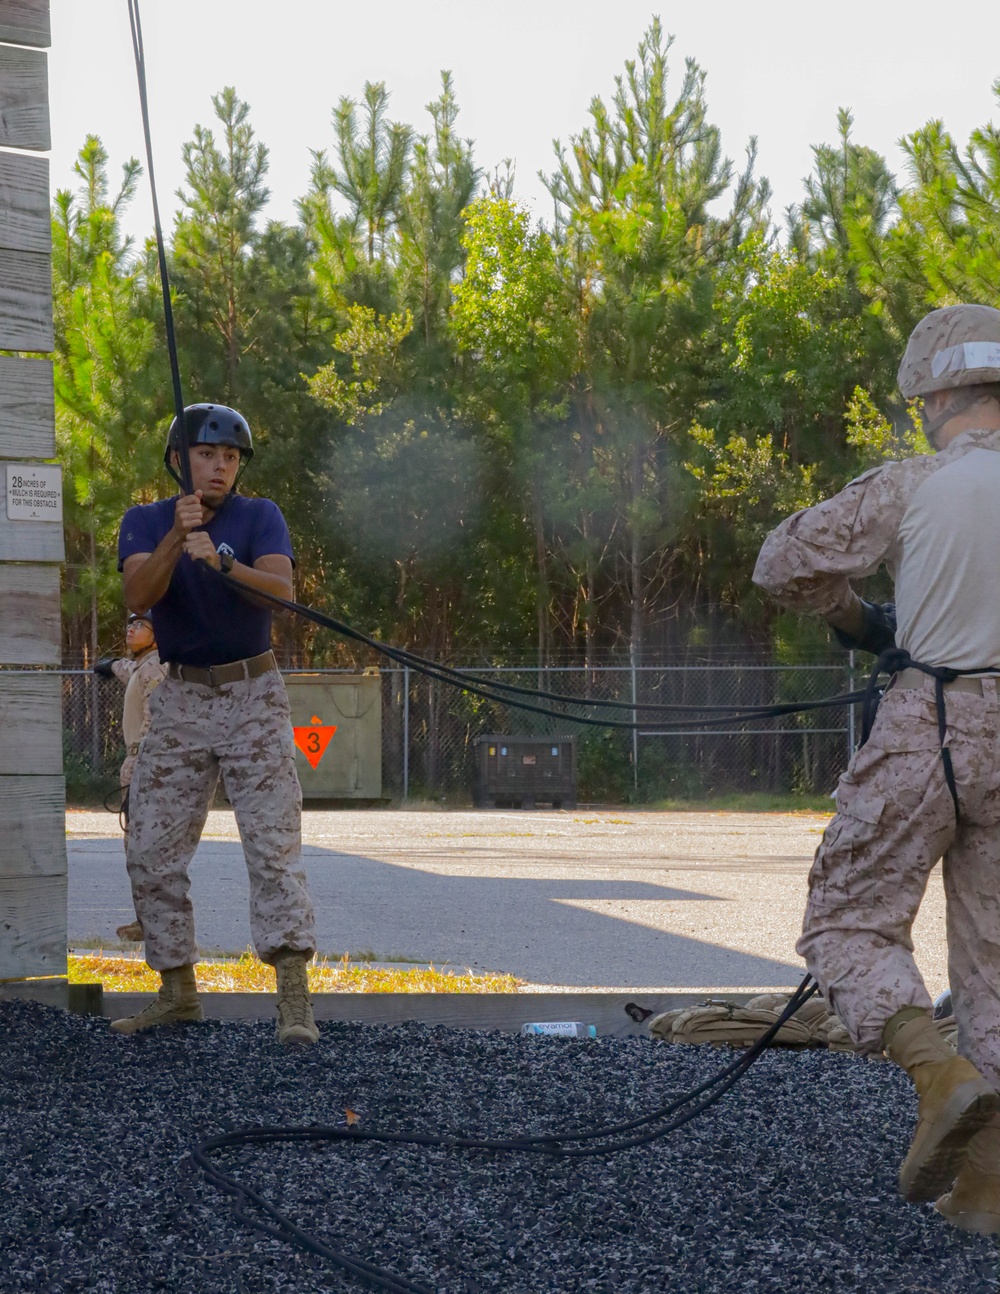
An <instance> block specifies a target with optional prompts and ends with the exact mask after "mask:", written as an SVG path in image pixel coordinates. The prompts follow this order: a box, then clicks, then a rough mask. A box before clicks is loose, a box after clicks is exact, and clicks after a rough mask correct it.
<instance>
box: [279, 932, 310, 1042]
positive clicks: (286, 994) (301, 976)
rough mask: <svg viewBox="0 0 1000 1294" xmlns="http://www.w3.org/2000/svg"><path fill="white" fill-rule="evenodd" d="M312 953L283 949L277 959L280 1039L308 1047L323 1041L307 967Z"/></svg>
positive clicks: (280, 1040)
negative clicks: (310, 998)
mask: <svg viewBox="0 0 1000 1294" xmlns="http://www.w3.org/2000/svg"><path fill="white" fill-rule="evenodd" d="M310 957H311V954H310V953H300V952H280V953H278V954H276V956H275V958H274V974H275V977H276V978H277V981H278V1041H279V1042H285V1043H298V1044H299V1045H300V1046H308V1045H309V1044H310V1043H313V1042H318V1041H319V1030H318V1029H317V1028H316V1021H315V1020H314V1019H313V1010H312V1005H311V1003H310V1001H309V980H308V977H307V975H306V966H307V965H308V964H309V960H310Z"/></svg>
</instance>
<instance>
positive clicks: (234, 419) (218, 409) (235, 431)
mask: <svg viewBox="0 0 1000 1294" xmlns="http://www.w3.org/2000/svg"><path fill="white" fill-rule="evenodd" d="M184 430H185V431H186V432H187V443H188V445H189V446H190V445H232V446H234V447H235V448H236V449H238V450H239V451H240V458H241V459H242V460H243V461H242V463H241V464H240V470H239V473H238V475H237V478H236V480H239V478H240V476H242V474H243V469H244V467H246V465H247V463H248V462H249V461H250V459H251V458H253V437H252V436H251V435H250V424H249V423H248V422H247V420H246V418H244V417H243V415H242V414H241V413H237V412H236V410H235V409H230V408H229V407H228V406H227V405H225V404H189V405H188V406H187V407H186V408H185V410H184ZM180 447H181V439H180V430H179V428H178V426H177V419H176V418H174V420H173V422H172V423H171V424H170V430H169V432H168V433H167V447H166V449H165V450H164V451H163V462H164V465H165V467H166V469H167V471H168V472H169V473H170V475H171V476H172V477H173V478H174V480H175V481H176V482H177V484H178V485H179V486H181V488H182V489H183V486H184V483H183V481H182V480H181V478H180V477H179V476H178V475H177V473H176V472H175V471H174V469H173V466H172V464H171V462H170V455H171V454H172V453H173V451H174V450H175V449H176V450H178V451H179V450H180ZM235 484H236V483H235V481H234V482H233V486H234V488H235Z"/></svg>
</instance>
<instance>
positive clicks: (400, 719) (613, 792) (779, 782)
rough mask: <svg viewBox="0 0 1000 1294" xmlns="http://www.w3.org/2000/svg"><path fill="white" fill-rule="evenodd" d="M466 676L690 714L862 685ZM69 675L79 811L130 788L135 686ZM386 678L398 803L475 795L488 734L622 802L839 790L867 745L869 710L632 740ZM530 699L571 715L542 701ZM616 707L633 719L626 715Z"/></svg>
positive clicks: (563, 673) (742, 668)
mask: <svg viewBox="0 0 1000 1294" xmlns="http://www.w3.org/2000/svg"><path fill="white" fill-rule="evenodd" d="M310 672H312V671H310ZM319 672H320V673H346V672H347V671H319ZM464 672H466V673H467V674H469V675H470V677H472V678H474V679H476V680H480V681H482V682H483V683H484V684H489V683H490V682H498V681H500V682H503V683H506V684H515V685H516V686H519V687H525V688H539V689H541V690H544V691H547V692H553V693H559V694H561V695H565V696H570V697H573V698H574V699H576V700H579V701H581V702H585V701H589V700H597V699H599V700H606V701H627V702H633V701H634V702H636V703H639V704H657V705H686V706H701V705H725V706H734V707H745V706H767V705H776V704H780V703H783V702H789V701H813V700H819V699H820V698H822V697H825V696H830V695H833V694H836V693H840V692H846V691H849V690H851V689H852V688H854V687H855V686H857V684H858V679H857V677H856V674H855V670H854V663H853V661H852V660H851V659H850V658H845V659H844V662H843V663H842V664H795V665H761V664H759V663H757V662H752V663H751V662H730V663H726V664H684V665H662V666H640V667H638V668H635V669H632V668H631V667H629V666H628V665H624V666H602V667H600V668H596V669H590V670H587V669H583V668H581V667H559V668H548V669H545V670H537V669H529V668H527V667H524V668H507V669H489V670H487V669H480V668H468V669H466V670H465V671H464ZM61 674H62V689H63V730H64V741H65V746H64V753H65V765H66V776H67V793H68V796H69V797H70V802H71V803H72V802H73V799H74V798H77V799H79V798H82V797H84V796H85V797H86V798H88V799H90V800H91V801H92V800H93V799H94V798H99V796H100V795H103V794H105V793H107V792H110V791H111V790H113V788H114V786H115V785H116V784H117V774H118V768H119V765H120V763H121V761H122V759H123V758H124V753H125V752H124V741H123V738H122V733H121V708H122V695H123V689H122V687H121V685H120V684H119V683H118V682H117V681H115V680H113V679H101V678H97V677H95V676H94V675H93V674H91V673H89V672H87V671H82V670H64V671H61ZM381 678H382V689H383V690H382V784H383V793H384V794H385V795H387V796H389V797H391V798H392V799H394V800H420V799H437V798H442V797H448V798H451V799H456V800H460V799H462V798H464V797H469V796H470V795H471V788H472V777H473V748H474V743H475V740H476V738H477V737H479V736H481V735H485V734H496V735H498V736H500V735H506V736H514V735H525V736H553V737H556V736H558V737H567V736H572V737H573V738H574V739H575V742H576V750H577V769H578V798H579V799H581V800H585V801H603V802H622V803H623V802H628V801H640V802H642V801H646V802H648V801H653V800H657V799H663V798H671V797H672V798H701V797H709V796H712V795H716V794H722V793H733V792H753V791H760V792H767V793H771V794H782V793H784V794H789V793H791V794H796V793H801V794H817V793H823V792H827V791H831V790H832V789H833V787H834V786H835V785H836V781H837V778H838V777H839V775H840V773H841V772H842V770H843V768H844V767H845V765H846V763H847V760H848V758H849V757H850V753H851V751H852V750H853V748H854V745H855V723H856V716H855V714H854V713H853V712H852V711H851V709H850V708H848V707H842V708H839V709H832V710H820V711H812V712H808V713H806V714H797V715H787V716H785V717H783V718H781V719H768V720H755V721H753V722H750V723H747V724H744V725H740V726H737V727H729V726H725V727H723V728H721V729H719V730H716V731H700V730H698V729H695V728H691V729H687V730H684V731H681V732H679V733H662V732H657V731H656V729H655V725H656V722H657V716H656V714H655V712H648V713H647V714H645V715H643V716H642V717H643V718H644V719H647V720H648V722H649V724H650V728H651V730H650V731H648V732H641V733H632V732H629V731H627V730H624V729H617V730H616V729H612V728H607V727H590V726H586V725H583V724H579V723H574V722H573V721H572V720H568V719H562V718H552V717H550V716H546V715H541V714H536V713H532V712H530V711H524V710H519V709H516V708H514V707H513V706H510V705H505V704H502V703H499V702H496V701H493V700H486V699H485V698H482V697H478V696H475V695H473V694H471V693H467V692H461V691H459V690H458V689H456V688H454V687H451V686H448V685H446V684H443V683H440V682H437V681H434V680H430V679H428V678H426V677H424V676H422V675H420V674H418V673H416V672H415V671H413V670H410V669H401V668H392V669H385V670H383V671H382V673H381ZM521 699H522V700H524V701H526V702H528V703H529V704H533V705H539V706H542V707H549V708H558V706H553V705H552V703H550V702H545V701H538V700H535V699H533V698H531V697H524V698H521ZM605 713H606V714H607V715H609V716H610V717H612V718H619V719H627V718H629V717H630V716H629V714H628V712H627V711H624V710H622V711H608V712H605ZM667 717H669V718H672V717H673V716H667ZM693 717H696V716H693Z"/></svg>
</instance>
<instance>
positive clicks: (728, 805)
mask: <svg viewBox="0 0 1000 1294" xmlns="http://www.w3.org/2000/svg"><path fill="white" fill-rule="evenodd" d="M643 807H645V808H647V809H658V810H660V811H661V812H669V813H810V814H812V813H825V814H832V813H833V812H834V808H835V805H834V802H833V800H832V799H831V798H830V797H829V795H781V794H773V795H772V794H770V793H769V792H766V791H748V792H740V791H733V792H731V793H726V794H722V795H713V796H712V797H711V798H710V799H709V798H706V799H697V800H676V799H667V800H654V801H652V802H650V803H649V804H647V805H645V806H643Z"/></svg>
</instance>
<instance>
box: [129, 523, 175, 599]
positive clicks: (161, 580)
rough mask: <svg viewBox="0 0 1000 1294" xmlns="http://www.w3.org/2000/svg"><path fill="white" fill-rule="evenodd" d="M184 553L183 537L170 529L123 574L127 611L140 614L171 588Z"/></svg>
mask: <svg viewBox="0 0 1000 1294" xmlns="http://www.w3.org/2000/svg"><path fill="white" fill-rule="evenodd" d="M183 551H184V537H183V535H179V534H177V532H176V531H173V530H171V531H170V532H169V534H167V535H165V536H164V538H163V539H161V540H160V542H159V543H158V544H157V546H156V548H155V549H154V550H153V552H151V553H150V555H149V556H148V557H147V558H146V560H145V561H144V562H143V563H142V564H141V565H140V566H137V567H136V568H135V569H134V570H132V571H129V572H128V573H127V574H126V576H125V580H124V585H125V589H124V591H125V605H126V606H127V607H128V609H129V610H130V611H135V612H139V613H142V612H144V611H148V610H149V609H150V608H151V607H153V606H155V605H156V603H157V602H159V600H160V598H162V597H163V595H164V594H165V593H166V591H167V589H168V588H169V587H170V580H171V577H172V576H173V573H174V568H175V567H176V566H177V563H178V561H179V560H180V556H181V553H182V552H183Z"/></svg>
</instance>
